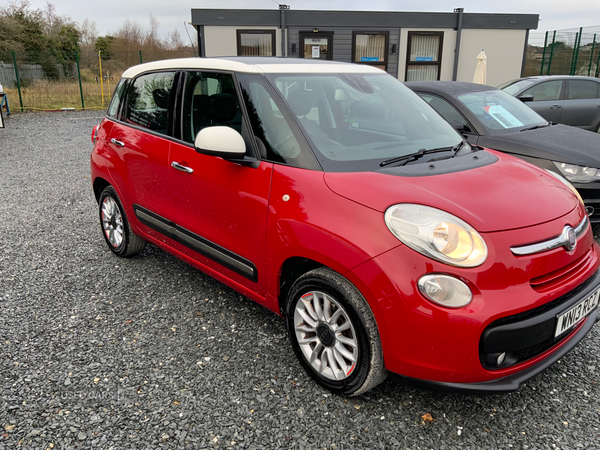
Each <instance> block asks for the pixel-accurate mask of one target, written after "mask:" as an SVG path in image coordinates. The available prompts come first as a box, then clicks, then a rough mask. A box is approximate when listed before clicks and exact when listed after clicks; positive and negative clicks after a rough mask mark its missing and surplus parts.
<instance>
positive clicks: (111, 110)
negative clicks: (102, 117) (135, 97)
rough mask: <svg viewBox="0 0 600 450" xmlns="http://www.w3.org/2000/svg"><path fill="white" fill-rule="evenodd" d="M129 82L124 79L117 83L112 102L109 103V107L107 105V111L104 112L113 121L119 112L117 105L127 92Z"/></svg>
mask: <svg viewBox="0 0 600 450" xmlns="http://www.w3.org/2000/svg"><path fill="white" fill-rule="evenodd" d="M128 81H129V80H126V79H125V78H123V79H121V81H119V84H118V85H117V88H116V89H115V93H114V94H113V97H112V100H111V101H110V105H108V110H107V111H106V115H107V116H108V117H111V118H113V119H116V118H117V112H118V111H119V104H120V103H121V99H122V98H123V95H124V94H125V92H126V91H127V86H129V82H128Z"/></svg>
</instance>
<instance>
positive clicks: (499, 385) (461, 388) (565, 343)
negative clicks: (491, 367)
mask: <svg viewBox="0 0 600 450" xmlns="http://www.w3.org/2000/svg"><path fill="white" fill-rule="evenodd" d="M592 278H593V280H589V281H590V282H592V283H591V284H590V286H591V288H590V289H585V290H584V292H580V293H579V294H578V295H575V296H573V298H571V299H569V302H568V304H569V305H574V304H576V303H577V302H579V301H580V300H582V299H583V298H585V297H586V296H587V295H589V294H590V293H591V292H593V291H594V290H595V289H597V288H598V283H599V282H600V271H598V272H596V273H595V274H594V276H593V277H592ZM588 284H589V283H587V282H586V285H588ZM590 286H588V287H590ZM566 309H568V307H566ZM564 310H565V308H563V307H562V306H561V307H558V308H554V309H553V310H552V312H553V313H556V314H560V312H563V311H564ZM559 311H560V312H559ZM596 322H600V310H595V311H593V312H592V313H591V314H590V315H589V316H588V317H587V318H585V319H583V320H582V322H581V323H580V324H579V325H577V326H576V327H575V328H574V329H573V331H571V332H570V333H569V334H568V335H567V336H566V337H565V338H564V339H562V340H561V342H560V343H559V344H557V345H555V346H553V347H552V348H551V349H549V350H548V351H547V352H546V354H547V356H545V357H544V358H543V359H542V360H541V361H539V362H538V363H537V364H534V365H532V366H529V367H527V368H526V369H523V370H521V371H520V372H517V373H514V374H513V375H509V376H506V377H502V378H498V379H495V380H490V381H484V382H481V383H451V382H440V381H429V380H419V379H416V378H410V377H405V376H402V375H399V374H397V373H393V372H389V377H390V379H391V380H395V381H397V382H400V383H403V384H409V385H414V386H417V387H424V388H429V389H434V390H441V391H446V392H453V393H463V394H469V393H472V394H495V393H502V392H512V391H516V390H517V389H519V388H520V387H521V385H523V384H524V383H526V382H527V381H529V380H530V379H532V378H533V377H535V376H536V375H538V374H540V373H541V372H543V371H544V370H546V369H547V368H548V367H550V366H551V365H553V364H554V363H555V362H557V361H558V360H559V359H561V358H562V357H563V356H565V355H566V354H567V353H569V352H570V351H571V350H572V349H573V348H574V347H575V346H576V345H577V344H578V343H579V342H580V341H581V340H582V339H583V338H584V337H585V336H586V335H587V334H588V333H589V332H590V331H591V330H592V328H593V327H594V324H595V323H596Z"/></svg>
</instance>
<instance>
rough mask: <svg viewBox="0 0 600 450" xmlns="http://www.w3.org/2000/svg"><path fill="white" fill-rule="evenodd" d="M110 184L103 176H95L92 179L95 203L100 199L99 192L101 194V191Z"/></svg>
mask: <svg viewBox="0 0 600 450" xmlns="http://www.w3.org/2000/svg"><path fill="white" fill-rule="evenodd" d="M110 185H111V184H110V183H109V182H108V181H106V180H105V179H104V178H102V177H96V179H95V180H94V184H93V187H94V197H96V203H97V202H98V201H99V200H100V194H102V191H103V190H104V189H106V188H107V187H108V186H110Z"/></svg>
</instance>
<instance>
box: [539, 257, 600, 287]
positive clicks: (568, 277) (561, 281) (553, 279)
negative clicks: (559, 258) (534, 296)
mask: <svg viewBox="0 0 600 450" xmlns="http://www.w3.org/2000/svg"><path fill="white" fill-rule="evenodd" d="M594 264H595V260H594V258H593V255H592V250H590V251H588V252H587V253H586V254H585V255H582V256H581V257H580V258H579V259H577V260H575V261H573V262H572V263H570V264H568V265H566V266H564V267H562V268H560V269H558V270H555V271H554V272H550V273H547V274H546V275H542V276H540V277H536V278H532V279H531V280H530V281H529V284H530V285H531V287H532V288H533V290H535V291H536V292H539V293H544V292H548V291H550V290H552V289H554V288H555V287H557V286H564V285H565V284H568V283H569V282H571V281H572V280H574V279H576V278H577V277H579V276H580V275H581V274H583V273H585V272H587V271H589V270H590V269H591V268H592V266H593V265H594Z"/></svg>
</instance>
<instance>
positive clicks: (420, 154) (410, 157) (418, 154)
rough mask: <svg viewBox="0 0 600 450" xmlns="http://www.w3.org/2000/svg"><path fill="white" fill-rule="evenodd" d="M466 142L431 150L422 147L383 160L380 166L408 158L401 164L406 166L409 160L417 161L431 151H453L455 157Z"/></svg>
mask: <svg viewBox="0 0 600 450" xmlns="http://www.w3.org/2000/svg"><path fill="white" fill-rule="evenodd" d="M464 144H465V141H461V142H460V143H459V144H457V145H455V146H454V147H440V148H431V149H429V150H426V149H424V148H422V149H421V150H419V151H418V152H415V153H409V154H408V155H403V156H397V157H396V158H392V159H387V160H385V161H383V162H381V163H380V164H379V167H385V166H389V165H390V164H395V163H398V162H402V161H404V160H406V161H404V164H400V165H401V166H404V165H406V164H408V163H409V162H412V161H416V160H417V159H419V158H421V157H423V156H425V155H429V154H431V153H440V152H448V151H451V152H453V155H452V157H454V156H456V154H457V153H458V152H459V151H460V149H461V148H462V147H463V145H464Z"/></svg>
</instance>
